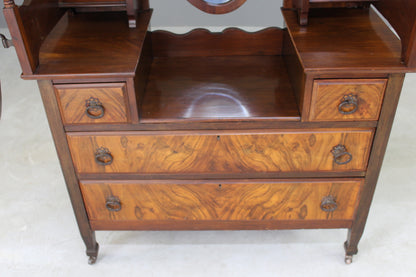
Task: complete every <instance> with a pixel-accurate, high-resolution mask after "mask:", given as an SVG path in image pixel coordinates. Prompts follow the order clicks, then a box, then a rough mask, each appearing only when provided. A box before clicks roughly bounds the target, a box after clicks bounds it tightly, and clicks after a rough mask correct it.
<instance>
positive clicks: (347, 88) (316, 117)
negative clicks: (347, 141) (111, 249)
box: [310, 79, 387, 121]
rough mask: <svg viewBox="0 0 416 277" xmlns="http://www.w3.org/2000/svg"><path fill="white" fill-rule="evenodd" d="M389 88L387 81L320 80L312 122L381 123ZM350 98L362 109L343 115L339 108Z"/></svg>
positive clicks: (314, 98) (316, 84) (314, 92)
mask: <svg viewBox="0 0 416 277" xmlns="http://www.w3.org/2000/svg"><path fill="white" fill-rule="evenodd" d="M386 84H387V80H386V79H373V80H366V79H362V80H354V79H346V80H342V79H339V80H317V81H315V82H314V87H313V92H312V103H311V111H310V120H311V121H348V120H352V121H360V120H361V121H364V120H378V117H379V114H380V109H381V104H382V103H383V97H384V91H385V88H386ZM349 95H351V96H353V97H354V98H355V97H356V99H357V107H358V108H357V110H356V111H355V112H353V113H351V114H343V113H341V112H340V110H339V106H340V104H341V103H342V102H343V101H344V97H346V96H349Z"/></svg>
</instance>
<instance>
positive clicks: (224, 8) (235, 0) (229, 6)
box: [188, 0, 247, 14]
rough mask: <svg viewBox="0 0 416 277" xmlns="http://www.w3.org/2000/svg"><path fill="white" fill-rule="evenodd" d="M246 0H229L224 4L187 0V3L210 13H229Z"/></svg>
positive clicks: (202, 0)
mask: <svg viewBox="0 0 416 277" xmlns="http://www.w3.org/2000/svg"><path fill="white" fill-rule="evenodd" d="M246 1H247V0H231V1H229V2H227V3H224V4H210V3H208V2H205V1H204V0H188V2H189V3H191V4H192V5H194V6H195V7H197V8H198V9H200V10H201V11H203V12H206V13H210V14H225V13H230V12H232V11H234V10H236V9H238V8H239V7H241V6H242V5H243V4H244V3H245V2H246Z"/></svg>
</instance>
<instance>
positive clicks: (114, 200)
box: [105, 196, 121, 212]
mask: <svg viewBox="0 0 416 277" xmlns="http://www.w3.org/2000/svg"><path fill="white" fill-rule="evenodd" d="M105 207H106V208H107V210H109V211H110V212H118V211H120V210H121V202H120V199H119V198H118V197H117V196H110V197H108V198H107V200H106V201H105Z"/></svg>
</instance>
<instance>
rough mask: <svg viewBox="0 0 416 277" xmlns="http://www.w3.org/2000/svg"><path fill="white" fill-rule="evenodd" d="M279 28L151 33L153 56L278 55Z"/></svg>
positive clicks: (280, 46)
mask: <svg viewBox="0 0 416 277" xmlns="http://www.w3.org/2000/svg"><path fill="white" fill-rule="evenodd" d="M283 33H284V32H283V31H282V30H281V29H279V28H267V29H264V30H261V31H258V32H254V33H249V32H246V31H244V30H241V29H238V28H228V29H225V30H224V31H222V32H216V33H214V32H210V31H209V30H207V29H195V30H192V31H190V32H188V33H186V34H174V33H171V32H167V31H154V32H152V33H151V36H152V46H153V55H154V56H155V57H189V56H248V55H252V56H264V55H280V54H281V52H282V51H281V49H282V39H283Z"/></svg>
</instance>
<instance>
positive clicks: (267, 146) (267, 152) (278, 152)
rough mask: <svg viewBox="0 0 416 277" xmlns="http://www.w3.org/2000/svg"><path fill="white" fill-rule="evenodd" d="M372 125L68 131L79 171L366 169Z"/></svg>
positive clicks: (251, 171)
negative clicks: (268, 129)
mask: <svg viewBox="0 0 416 277" xmlns="http://www.w3.org/2000/svg"><path fill="white" fill-rule="evenodd" d="M372 137H373V131H372V130H360V129H355V130H342V131H341V130H320V131H316V130H315V131H276V132H254V131H251V132H245V133H244V132H240V133H236V132H233V133H227V132H223V131H222V132H214V131H211V132H204V133H197V132H157V133H151V132H149V133H146V132H140V133H135V132H126V133H124V134H120V133H89V134H85V133H69V134H68V142H69V146H70V150H71V154H72V158H73V162H74V165H75V168H76V170H77V172H78V173H141V174H223V175H224V174H240V173H245V174H247V173H270V172H304V171H308V172H311V171H313V172H325V171H335V172H343V171H365V169H366V167H367V160H368V156H369V152H370V148H371V144H372Z"/></svg>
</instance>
